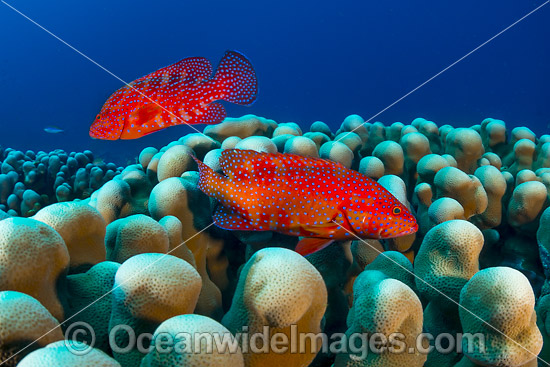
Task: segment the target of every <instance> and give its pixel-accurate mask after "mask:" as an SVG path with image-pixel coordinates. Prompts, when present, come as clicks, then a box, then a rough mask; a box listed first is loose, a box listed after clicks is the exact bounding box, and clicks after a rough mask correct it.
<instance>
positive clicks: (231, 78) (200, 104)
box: [90, 51, 258, 140]
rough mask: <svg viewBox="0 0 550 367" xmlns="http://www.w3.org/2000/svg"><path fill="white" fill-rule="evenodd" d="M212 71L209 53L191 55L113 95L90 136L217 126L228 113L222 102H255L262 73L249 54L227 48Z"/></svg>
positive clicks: (125, 135)
mask: <svg viewBox="0 0 550 367" xmlns="http://www.w3.org/2000/svg"><path fill="white" fill-rule="evenodd" d="M212 71H213V68H212V65H211V64H210V61H208V60H207V59H205V58H204V57H190V58H187V59H183V60H181V61H178V62H176V63H175V64H172V65H169V66H166V67H164V68H162V69H159V70H157V71H155V72H153V73H151V74H148V75H146V76H144V77H141V78H139V79H137V80H134V81H133V82H131V83H130V84H129V85H126V86H124V87H122V88H120V89H119V90H118V91H116V92H115V93H113V95H111V96H110V97H109V99H107V102H105V104H104V105H103V108H102V109H101V112H100V113H99V114H98V115H97V117H96V119H95V121H94V123H93V124H92V126H91V127H90V136H91V137H92V138H97V139H107V140H116V139H137V138H141V137H142V136H145V135H147V134H151V133H153V132H155V131H159V130H162V129H164V128H167V127H170V126H174V125H181V124H217V123H220V122H222V121H223V119H224V118H225V117H226V112H225V108H224V107H223V106H222V105H221V104H220V103H217V102H216V101H220V100H222V101H227V102H231V103H235V104H238V105H244V106H246V105H250V104H252V103H254V101H255V100H256V96H257V94H258V83H257V80H256V73H255V72H254V68H253V67H252V64H251V63H250V61H249V60H248V59H247V58H246V57H245V56H244V55H242V54H240V53H239V52H236V51H227V52H226V53H225V55H224V56H223V58H222V59H221V61H220V65H219V66H218V69H217V70H216V73H215V75H214V76H212Z"/></svg>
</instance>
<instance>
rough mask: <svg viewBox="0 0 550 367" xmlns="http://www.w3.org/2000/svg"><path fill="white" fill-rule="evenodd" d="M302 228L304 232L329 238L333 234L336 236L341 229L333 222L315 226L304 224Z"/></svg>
mask: <svg viewBox="0 0 550 367" xmlns="http://www.w3.org/2000/svg"><path fill="white" fill-rule="evenodd" d="M300 227H301V228H302V230H304V231H307V232H310V233H312V234H316V235H319V236H328V235H331V234H335V233H336V231H338V229H340V227H339V226H338V225H337V224H336V223H332V222H328V223H321V224H314V225H308V224H305V225H304V224H302V225H301V226H300Z"/></svg>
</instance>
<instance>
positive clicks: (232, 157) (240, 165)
mask: <svg viewBox="0 0 550 367" xmlns="http://www.w3.org/2000/svg"><path fill="white" fill-rule="evenodd" d="M261 154H262V153H259V152H256V151H254V150H242V149H227V150H224V151H223V152H222V155H221V157H220V166H221V168H222V170H223V173H225V174H226V175H227V176H228V177H229V178H247V177H249V175H250V174H251V173H252V171H253V167H251V166H250V163H249V162H250V161H251V159H252V158H253V157H255V156H258V155H261Z"/></svg>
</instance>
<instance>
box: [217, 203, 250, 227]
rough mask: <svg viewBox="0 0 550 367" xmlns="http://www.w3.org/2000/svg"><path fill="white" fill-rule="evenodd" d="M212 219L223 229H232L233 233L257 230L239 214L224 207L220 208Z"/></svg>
mask: <svg viewBox="0 0 550 367" xmlns="http://www.w3.org/2000/svg"><path fill="white" fill-rule="evenodd" d="M212 218H213V220H214V224H215V225H217V226H218V227H220V228H223V229H230V230H233V231H235V230H237V231H251V230H254V229H255V228H254V226H252V225H251V224H250V223H249V222H248V221H247V220H246V219H245V218H243V217H242V216H241V215H240V214H239V213H237V212H235V211H233V210H231V209H229V208H226V207H225V206H222V205H220V206H218V208H217V209H216V212H215V213H214V215H213V216H212Z"/></svg>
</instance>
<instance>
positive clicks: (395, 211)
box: [392, 206, 401, 215]
mask: <svg viewBox="0 0 550 367" xmlns="http://www.w3.org/2000/svg"><path fill="white" fill-rule="evenodd" d="M392 212H393V214H394V215H399V214H401V208H400V207H398V206H394V207H393V210H392Z"/></svg>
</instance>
